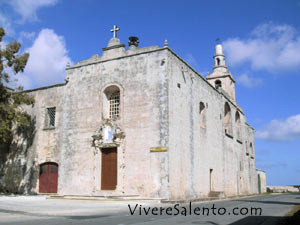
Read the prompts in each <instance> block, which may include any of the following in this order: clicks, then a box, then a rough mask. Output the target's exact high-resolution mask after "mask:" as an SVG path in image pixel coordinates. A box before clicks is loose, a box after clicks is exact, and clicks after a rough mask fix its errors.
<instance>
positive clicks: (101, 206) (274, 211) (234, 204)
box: [0, 194, 300, 225]
mask: <svg viewBox="0 0 300 225" xmlns="http://www.w3.org/2000/svg"><path fill="white" fill-rule="evenodd" d="M128 204H130V208H129V206H128ZM136 204H137V205H136ZM293 205H300V194H280V195H279V194H277V195H263V196H256V197H248V198H240V199H233V200H224V201H211V202H197V203H196V202H193V203H191V205H190V204H179V205H176V206H175V205H174V204H159V203H155V202H154V201H144V202H137V201H126V202H124V201H122V202H115V201H91V200H90V201H79V200H46V198H45V196H17V197H13V196H0V224H9V225H14V224H28V225H37V224H39V225H44V224H49V225H50V224H51V225H52V224H57V225H66V224H80V225H82V224H89V225H92V224H93V225H94V224H95V225H96V224H105V225H108V224H116V225H125V224H143V225H145V224H148V225H150V224H151V225H152V224H162V225H167V224H186V225H188V224H191V225H192V224H193V225H194V224H210V225H223V224H232V225H241V224H247V225H252V224H253V225H254V224H255V225H265V224H274V223H275V221H276V220H278V219H280V218H282V216H283V215H284V214H285V213H286V212H288V211H289V210H290V209H291V207H292V206H293ZM135 206H136V209H135V211H134V208H135ZM168 207H170V208H168ZM162 208H163V209H162ZM167 208H168V209H167ZM251 208H252V210H251ZM260 209H261V210H260ZM133 211H134V212H133ZM160 211H161V212H160ZM251 211H252V214H251ZM260 213H261V215H259V214H260ZM131 214H133V215H131ZM140 214H141V215H140ZM146 214H147V215H146ZM177 214H178V215H177Z"/></svg>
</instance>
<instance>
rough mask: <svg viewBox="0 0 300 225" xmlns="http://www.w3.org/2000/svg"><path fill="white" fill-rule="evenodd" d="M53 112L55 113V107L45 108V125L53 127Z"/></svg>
mask: <svg viewBox="0 0 300 225" xmlns="http://www.w3.org/2000/svg"><path fill="white" fill-rule="evenodd" d="M55 113H56V108H55V107H51V108H47V112H46V127H55Z"/></svg>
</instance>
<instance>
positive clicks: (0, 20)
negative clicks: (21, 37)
mask: <svg viewBox="0 0 300 225" xmlns="http://www.w3.org/2000/svg"><path fill="white" fill-rule="evenodd" d="M0 27H3V28H4V30H5V33H6V34H7V35H9V36H12V35H14V33H15V31H14V29H13V28H12V26H11V22H10V19H9V17H7V16H6V15H4V14H2V13H0Z"/></svg>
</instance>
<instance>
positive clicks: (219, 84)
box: [215, 80, 222, 89]
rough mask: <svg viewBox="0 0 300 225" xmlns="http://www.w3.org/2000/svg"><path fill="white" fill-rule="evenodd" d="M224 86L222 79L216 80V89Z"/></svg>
mask: <svg viewBox="0 0 300 225" xmlns="http://www.w3.org/2000/svg"><path fill="white" fill-rule="evenodd" d="M221 87H222V82H221V81H220V80H216V81H215V88H216V89H219V88H221Z"/></svg>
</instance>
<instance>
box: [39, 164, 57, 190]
mask: <svg viewBox="0 0 300 225" xmlns="http://www.w3.org/2000/svg"><path fill="white" fill-rule="evenodd" d="M57 180H58V165H57V164H56V163H53V162H48V163H44V164H42V165H40V182H39V183H40V185H39V192H40V193H57Z"/></svg>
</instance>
